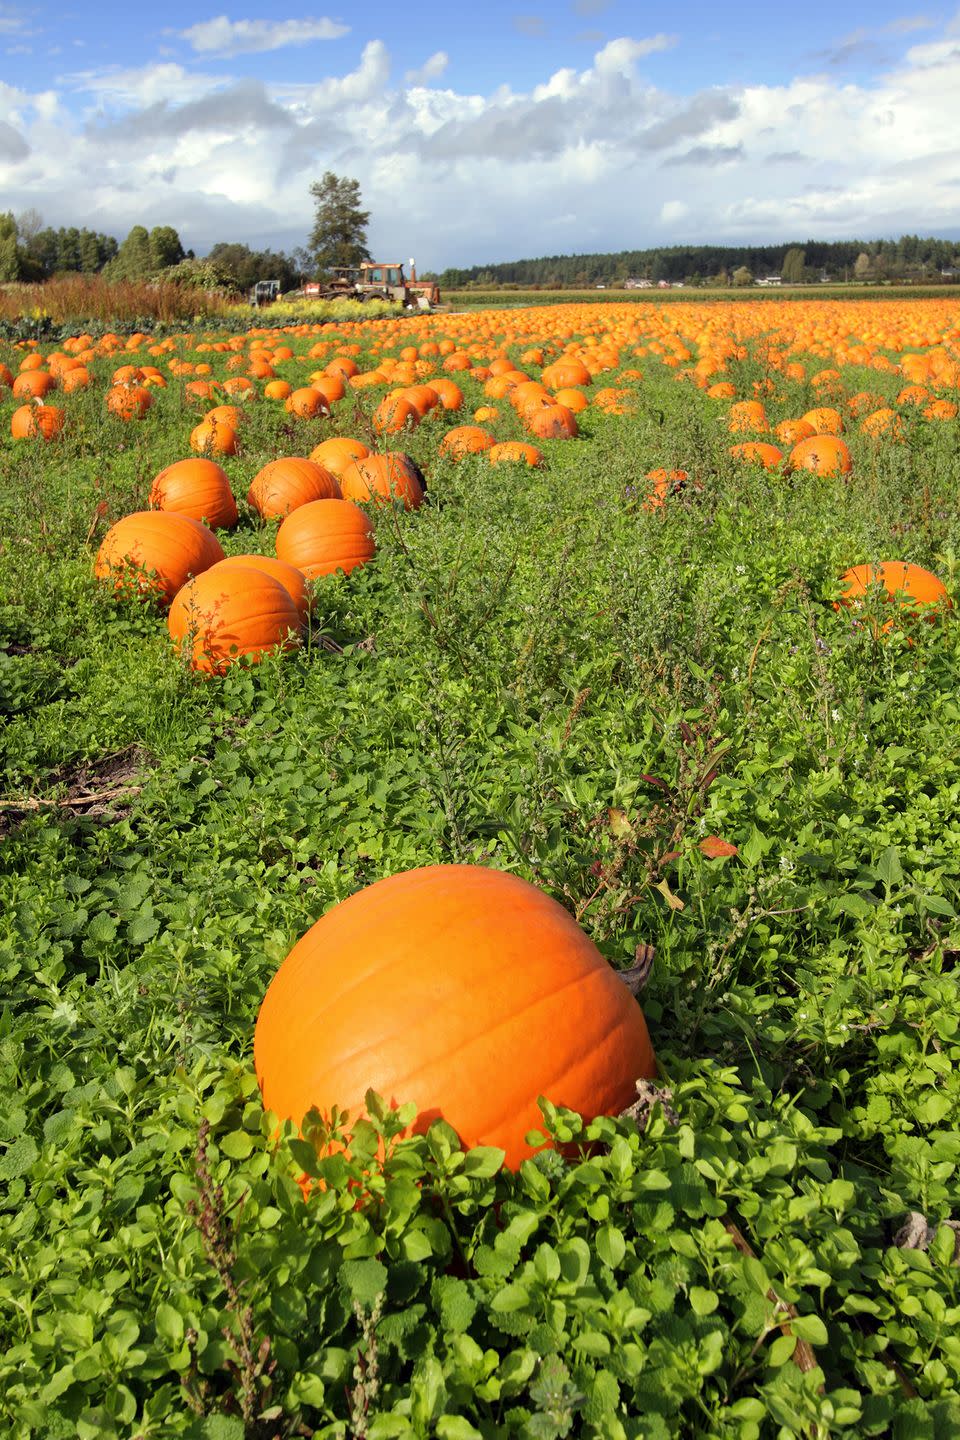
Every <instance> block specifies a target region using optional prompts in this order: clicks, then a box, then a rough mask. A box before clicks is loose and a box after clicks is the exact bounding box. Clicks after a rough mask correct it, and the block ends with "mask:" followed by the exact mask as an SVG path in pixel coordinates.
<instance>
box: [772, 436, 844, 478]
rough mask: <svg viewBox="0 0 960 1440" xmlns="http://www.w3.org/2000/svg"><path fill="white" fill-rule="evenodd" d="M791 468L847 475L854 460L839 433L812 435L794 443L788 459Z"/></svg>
mask: <svg viewBox="0 0 960 1440" xmlns="http://www.w3.org/2000/svg"><path fill="white" fill-rule="evenodd" d="M787 467H788V469H790V470H812V471H813V472H814V473H815V474H817V475H847V474H849V472H850V471H851V470H852V469H853V460H852V459H851V457H850V451H849V450H848V449H847V446H846V444H845V443H844V441H843V440H841V439H840V438H839V436H837V435H810V436H809V437H808V438H807V439H806V440H800V441H798V442H797V444H796V445H794V447H793V449H792V450H791V451H790V455H789V457H788V459H787Z"/></svg>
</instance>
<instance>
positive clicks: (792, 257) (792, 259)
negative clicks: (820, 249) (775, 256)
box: [780, 245, 807, 285]
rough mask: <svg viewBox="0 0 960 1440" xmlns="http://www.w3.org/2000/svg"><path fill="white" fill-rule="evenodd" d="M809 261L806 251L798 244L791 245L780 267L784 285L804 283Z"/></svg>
mask: <svg viewBox="0 0 960 1440" xmlns="http://www.w3.org/2000/svg"><path fill="white" fill-rule="evenodd" d="M806 262H807V256H806V251H804V250H801V249H800V247H799V246H798V245H791V247H790V249H789V250H788V251H787V253H786V255H784V257H783V264H782V265H781V267H780V278H781V280H782V281H783V283H784V285H802V284H803V281H804V279H805V278H806V276H805V274H804V269H805V266H806Z"/></svg>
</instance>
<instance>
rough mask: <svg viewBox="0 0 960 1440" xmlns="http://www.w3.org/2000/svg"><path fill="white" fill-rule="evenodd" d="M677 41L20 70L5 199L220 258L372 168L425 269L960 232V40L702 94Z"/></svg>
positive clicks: (382, 238)
mask: <svg viewBox="0 0 960 1440" xmlns="http://www.w3.org/2000/svg"><path fill="white" fill-rule="evenodd" d="M207 23H212V22H207ZM226 23H227V24H231V23H232V22H226ZM236 23H237V24H240V23H243V22H236ZM247 23H249V24H252V23H255V22H247ZM264 23H265V22H264ZM279 23H284V22H279ZM910 38H911V39H912V38H913V37H912V35H911V37H910ZM672 43H673V42H672V40H671V38H670V36H668V35H666V34H661V35H654V36H650V37H646V38H639V39H633V38H630V37H624V36H621V37H619V38H617V39H614V40H610V41H608V42H605V43H603V44H602V46H600V47H599V48H598V49H597V52H596V54H595V55H594V56H593V58H592V60H590V61H589V62H588V63H587V64H585V65H583V66H581V67H572V66H568V67H565V68H563V69H558V70H555V71H554V72H553V73H550V72H549V71H547V70H544V72H543V73H542V76H541V78H540V79H539V81H538V83H533V84H531V85H530V86H529V87H528V88H527V89H525V90H523V91H516V90H513V89H511V88H510V86H508V85H501V86H499V87H497V88H496V89H494V90H492V91H489V92H486V93H469V92H468V93H465V92H463V91H461V90H458V89H457V88H455V87H454V86H453V85H452V84H450V83H449V81H448V80H447V79H446V77H447V76H448V75H449V69H448V65H447V57H446V56H445V55H444V54H443V53H442V52H437V53H436V54H434V55H432V56H430V57H429V59H427V60H426V61H425V62H424V64H423V65H422V66H420V67H419V69H417V70H416V71H413V72H410V73H409V74H408V75H407V77H406V78H405V80H398V79H395V78H393V76H392V73H391V59H390V55H389V53H388V51H387V48H386V46H385V45H384V44H383V42H382V41H379V40H372V41H370V42H369V43H368V44H367V45H366V46H365V47H364V49H363V52H362V55H361V56H360V58H359V60H357V61H354V62H353V68H342V69H341V70H340V71H339V72H337V71H336V70H333V69H329V68H325V70H324V72H322V73H321V75H320V76H319V77H318V78H317V79H315V80H314V81H312V82H303V83H287V84H283V85H278V84H268V83H266V82H265V81H263V80H260V79H252V78H243V77H238V76H231V75H228V74H225V73H224V74H220V75H214V74H209V73H202V72H201V71H200V70H194V69H192V68H190V67H189V66H187V65H180V64H176V63H174V62H172V61H164V62H155V63H153V64H150V65H145V66H143V67H140V68H136V69H135V68H129V69H122V68H119V67H115V68H111V69H107V70H100V71H96V70H87V71H84V72H82V73H80V74H73V75H70V76H67V77H66V78H65V79H64V80H63V81H61V88H60V93H59V94H58V93H57V92H55V91H46V92H44V93H43V94H29V93H27V92H26V91H25V90H23V89H15V88H14V87H12V86H10V85H4V84H2V83H0V124H3V125H5V126H6V127H8V128H6V129H3V130H2V131H0V136H2V139H0V191H2V193H3V196H4V201H3V204H4V208H12V209H13V210H15V211H17V210H22V209H24V208H26V207H27V206H29V205H34V206H36V207H37V208H38V209H40V210H41V211H42V213H43V214H44V217H45V219H46V220H47V221H48V223H50V224H69V223H74V224H87V225H91V226H93V227H94V228H96V229H106V230H109V231H110V232H111V233H119V234H121V235H122V234H124V233H125V232H126V230H127V229H129V228H130V226H131V225H132V224H134V223H138V222H139V223H144V224H158V223H170V224H173V225H175V226H176V227H177V229H178V230H179V231H180V233H181V236H182V238H183V241H184V243H185V244H186V245H189V246H191V247H193V248H194V249H196V250H198V251H199V252H201V253H202V252H203V251H204V250H205V249H206V248H208V247H209V245H211V244H212V243H214V242H215V241H217V240H226V239H241V240H245V241H247V242H248V243H250V244H252V245H257V246H260V245H270V246H275V247H281V246H282V247H291V246H293V245H295V244H298V243H301V242H302V241H303V239H304V237H305V236H306V234H307V233H308V231H309V227H310V222H311V214H312V206H311V202H310V198H309V185H310V182H311V181H312V180H314V179H317V178H318V177H319V175H320V174H322V172H323V171H324V170H327V169H332V170H334V171H336V172H337V173H341V174H346V175H351V176H355V177H356V178H357V179H358V180H359V182H360V187H361V193H362V196H363V203H364V208H367V209H369V210H370V211H371V214H372V221H371V226H370V245H371V248H372V249H374V250H384V251H390V252H395V253H398V254H399V253H403V254H414V255H416V256H417V257H418V260H419V262H420V265H421V267H422V268H426V267H427V266H435V267H442V266H444V265H447V264H464V263H469V262H477V263H485V262H489V261H492V260H495V259H498V258H499V259H509V258H511V257H515V256H520V255H524V254H526V255H536V254H543V253H544V252H545V250H546V251H547V252H549V251H552V250H557V249H564V250H580V249H582V250H616V249H621V248H636V247H640V246H644V245H653V244H658V243H668V244H669V243H681V242H683V241H694V240H699V241H706V240H715V241H718V242H719V241H723V240H728V241H732V240H755V241H757V242H761V241H765V242H772V241H779V240H790V239H795V240H801V241H802V240H804V239H806V238H807V237H808V236H814V237H816V236H824V237H831V238H833V237H836V238H840V237H842V236H859V237H864V238H868V237H869V236H871V235H881V234H897V233H902V232H904V231H911V232H924V231H925V232H927V233H929V232H931V231H939V232H940V233H951V232H952V233H954V234H956V233H958V224H957V209H956V196H957V183H956V166H955V152H956V140H955V137H956V134H957V131H958V127H960V39H958V38H956V37H954V36H952V35H950V34H949V33H948V32H947V31H945V30H940V31H939V32H938V31H933V32H931V33H930V35H929V37H925V40H924V43H919V44H913V45H910V43H909V40H905V41H903V53H902V55H901V57H900V58H899V59H898V60H897V62H896V63H894V64H890V65H888V67H887V68H886V69H885V70H884V71H883V72H881V73H879V74H877V75H876V76H875V77H874V79H873V80H872V81H871V82H869V83H868V82H860V83H857V84H853V83H847V82H841V81H840V80H839V79H837V77H836V76H835V75H834V74H832V73H830V74H805V73H803V71H802V69H801V67H800V66H798V67H797V71H796V74H795V76H794V78H793V79H791V80H789V82H787V83H784V84H778V85H771V84H767V83H759V84H749V85H746V86H739V87H737V88H733V87H727V88H722V87H719V86H711V87H707V88H704V89H702V90H700V91H698V92H696V93H692V94H688V93H685V92H683V91H681V90H680V89H675V90H674V89H671V88H669V87H667V86H666V85H663V84H661V85H656V84H654V83H652V80H651V78H650V75H649V74H648V73H647V72H648V70H649V69H650V68H651V67H650V66H649V64H648V63H647V62H649V61H650V58H651V57H653V56H655V55H656V54H658V53H659V52H662V51H663V50H665V49H667V48H668V47H669V46H670V45H671V44H672ZM198 63H199V62H198ZM207 68H208V69H213V68H214V67H213V66H209V67H207ZM218 68H220V67H218ZM441 76H443V77H444V83H443V84H442V85H438V84H437V83H436V82H437V81H438V80H439V79H440V78H441ZM77 110H79V113H75V112H76V111H77ZM265 136H266V137H267V138H266V140H265V139H264V137H265ZM677 167H681V168H677Z"/></svg>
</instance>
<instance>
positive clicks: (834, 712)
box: [830, 710, 840, 725]
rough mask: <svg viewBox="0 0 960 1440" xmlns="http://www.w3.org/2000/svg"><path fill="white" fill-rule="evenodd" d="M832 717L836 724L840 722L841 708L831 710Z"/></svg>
mask: <svg viewBox="0 0 960 1440" xmlns="http://www.w3.org/2000/svg"><path fill="white" fill-rule="evenodd" d="M830 718H831V720H832V721H833V723H834V725H836V724H838V723H839V720H840V711H839V710H831V711H830Z"/></svg>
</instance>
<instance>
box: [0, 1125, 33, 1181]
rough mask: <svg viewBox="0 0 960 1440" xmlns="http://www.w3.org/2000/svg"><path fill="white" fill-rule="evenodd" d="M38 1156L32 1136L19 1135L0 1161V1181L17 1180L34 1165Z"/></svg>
mask: <svg viewBox="0 0 960 1440" xmlns="http://www.w3.org/2000/svg"><path fill="white" fill-rule="evenodd" d="M39 1154H40V1151H39V1149H38V1148H37V1142H36V1140H34V1138H33V1136H32V1135H21V1136H20V1138H19V1140H15V1141H14V1142H13V1144H12V1145H11V1146H10V1147H9V1149H8V1150H7V1151H6V1153H5V1154H4V1155H3V1158H2V1159H0V1180H6V1181H9V1180H19V1179H20V1177H21V1175H26V1174H27V1172H28V1171H29V1170H31V1169H32V1168H33V1166H34V1164H35V1163H36V1160H37V1157H38V1155H39Z"/></svg>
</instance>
